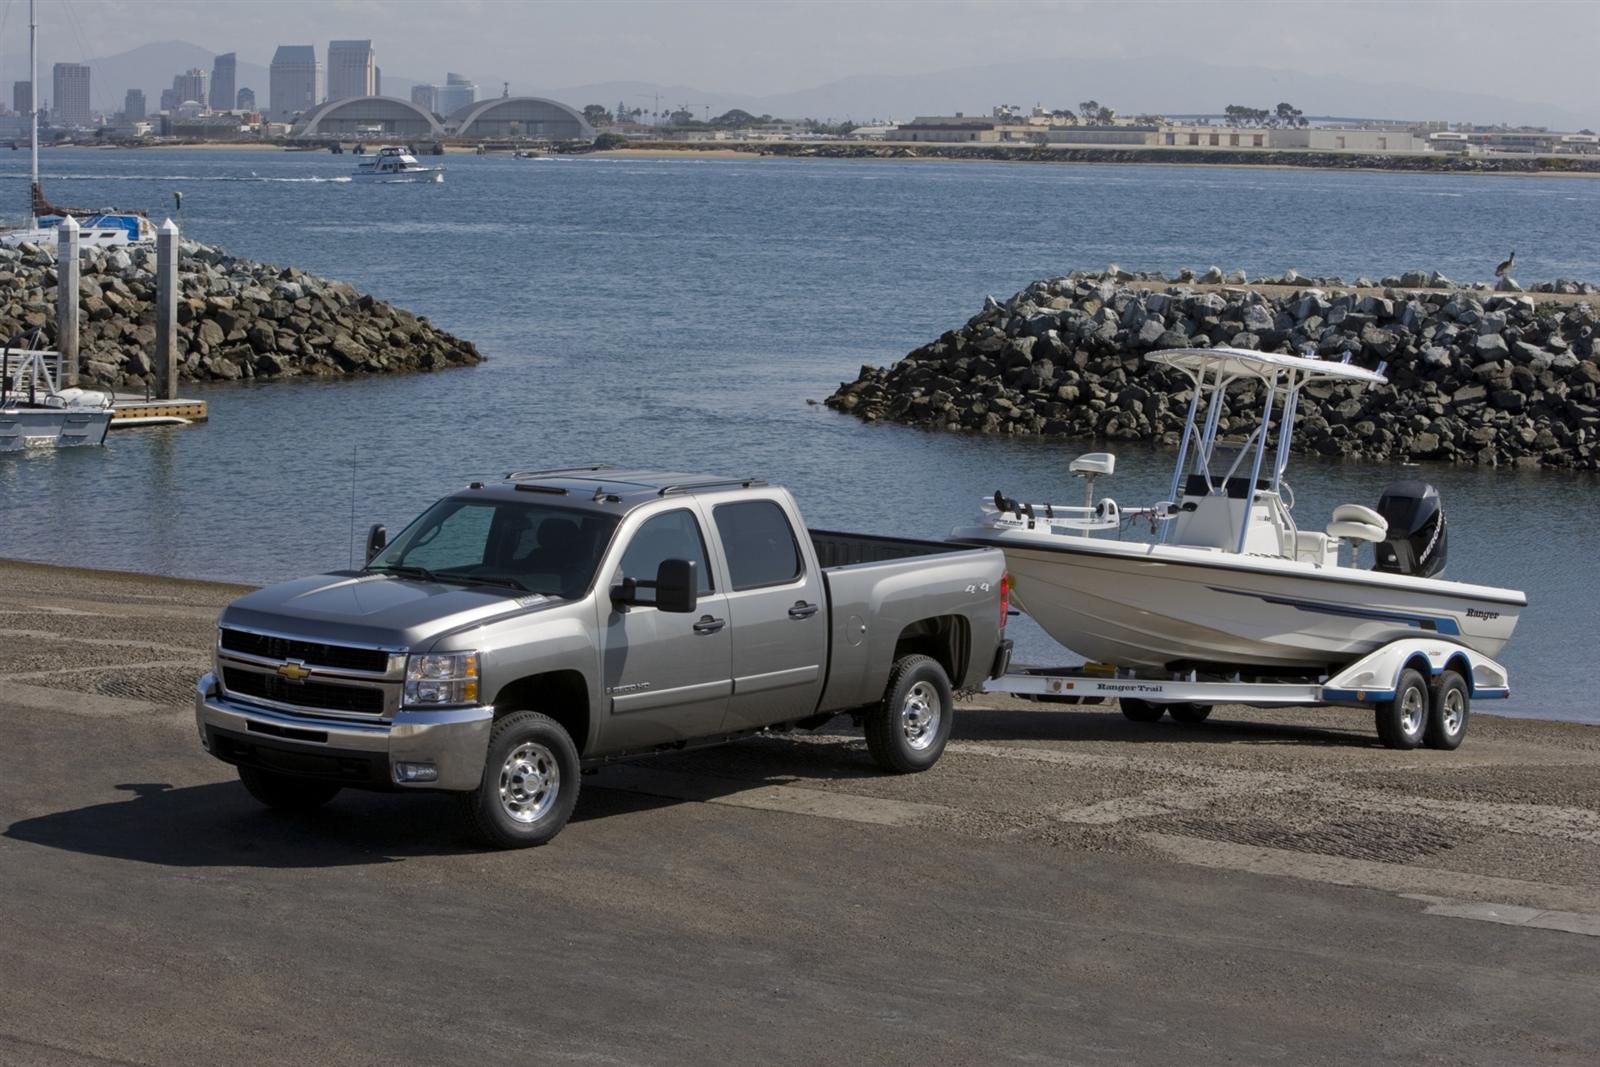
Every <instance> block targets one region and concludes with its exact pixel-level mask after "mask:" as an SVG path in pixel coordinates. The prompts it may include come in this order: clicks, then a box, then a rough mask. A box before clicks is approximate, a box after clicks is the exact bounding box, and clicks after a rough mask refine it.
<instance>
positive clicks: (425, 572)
mask: <svg viewBox="0 0 1600 1067" xmlns="http://www.w3.org/2000/svg"><path fill="white" fill-rule="evenodd" d="M367 570H369V571H380V572H382V573H384V574H397V575H399V576H400V577H402V578H421V579H422V580H423V581H425V582H442V581H444V579H443V578H441V577H439V576H438V575H437V574H434V573H433V572H432V571H430V570H429V569H428V568H426V567H419V566H417V565H416V564H415V563H385V564H383V565H382V566H380V567H368V568H367Z"/></svg>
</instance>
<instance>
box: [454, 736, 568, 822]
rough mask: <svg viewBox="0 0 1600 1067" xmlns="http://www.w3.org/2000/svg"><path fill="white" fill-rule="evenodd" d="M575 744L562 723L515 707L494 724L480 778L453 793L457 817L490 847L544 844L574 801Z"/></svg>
mask: <svg viewBox="0 0 1600 1067" xmlns="http://www.w3.org/2000/svg"><path fill="white" fill-rule="evenodd" d="M578 778H579V767H578V748H577V746H576V745H574V744H573V743H572V738H571V737H570V736H568V734H567V731H566V730H565V729H563V728H562V726H561V724H560V723H558V722H556V721H555V720H554V719H552V718H550V717H548V716H545V715H540V714H539V713H538V712H536V711H518V712H514V713H512V714H510V715H507V716H506V717H505V718H503V719H501V720H500V721H499V722H497V723H495V724H494V730H493V731H491V732H490V734H489V753H488V756H487V757H486V758H485V760H484V767H483V779H482V780H481V781H480V782H479V783H478V788H476V789H474V790H473V791H472V792H470V793H460V794H457V796H458V797H459V801H458V803H460V805H461V816H462V821H463V822H464V823H465V824H466V828H467V830H468V831H469V832H470V833H471V834H472V835H473V836H474V837H476V838H477V839H478V840H479V841H482V842H483V843H484V844H486V845H489V846H491V847H494V848H528V847H530V846H532V845H543V844H546V843H547V842H549V841H550V839H551V838H553V837H555V836H556V834H559V833H560V832H561V828H562V827H563V826H565V825H567V819H568V817H570V816H571V815H572V809H573V807H574V806H575V805H576V804H577V803H578Z"/></svg>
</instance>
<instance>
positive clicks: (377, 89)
mask: <svg viewBox="0 0 1600 1067" xmlns="http://www.w3.org/2000/svg"><path fill="white" fill-rule="evenodd" d="M372 95H373V96H382V95H383V68H382V67H373V68H372Z"/></svg>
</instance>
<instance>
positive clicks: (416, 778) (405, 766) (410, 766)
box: [394, 763, 439, 782]
mask: <svg viewBox="0 0 1600 1067" xmlns="http://www.w3.org/2000/svg"><path fill="white" fill-rule="evenodd" d="M394 780H395V781H397V782H437V781H438V780H439V768H438V767H435V766H434V765H433V764H431V763H396V764H395V765H394Z"/></svg>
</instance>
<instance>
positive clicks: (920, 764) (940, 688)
mask: <svg viewBox="0 0 1600 1067" xmlns="http://www.w3.org/2000/svg"><path fill="white" fill-rule="evenodd" d="M954 709H955V697H954V696H953V694H952V693H951V690H950V678H949V677H948V676H947V675H946V674H945V673H944V668H943V667H941V666H939V661H938V660H935V659H932V658H930V657H928V656H903V657H901V658H900V659H898V660H896V661H895V664H894V667H893V668H892V669H891V670H890V671H889V685H888V688H887V689H886V690H885V691H884V695H883V701H882V702H881V703H879V704H877V705H876V706H874V707H873V708H871V709H870V710H868V712H867V714H866V716H865V722H864V724H863V725H864V727H865V730H866V735H867V751H868V752H870V753H872V758H873V761H874V762H876V763H877V764H878V766H879V767H882V768H883V769H884V770H886V771H889V772H890V773H892V774H911V773H914V772H916V771H925V770H927V769H928V768H929V767H932V766H933V765H934V764H935V763H937V762H939V756H940V755H941V754H943V752H944V746H945V742H947V741H949V740H950V726H951V722H952V719H953V713H954Z"/></svg>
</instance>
